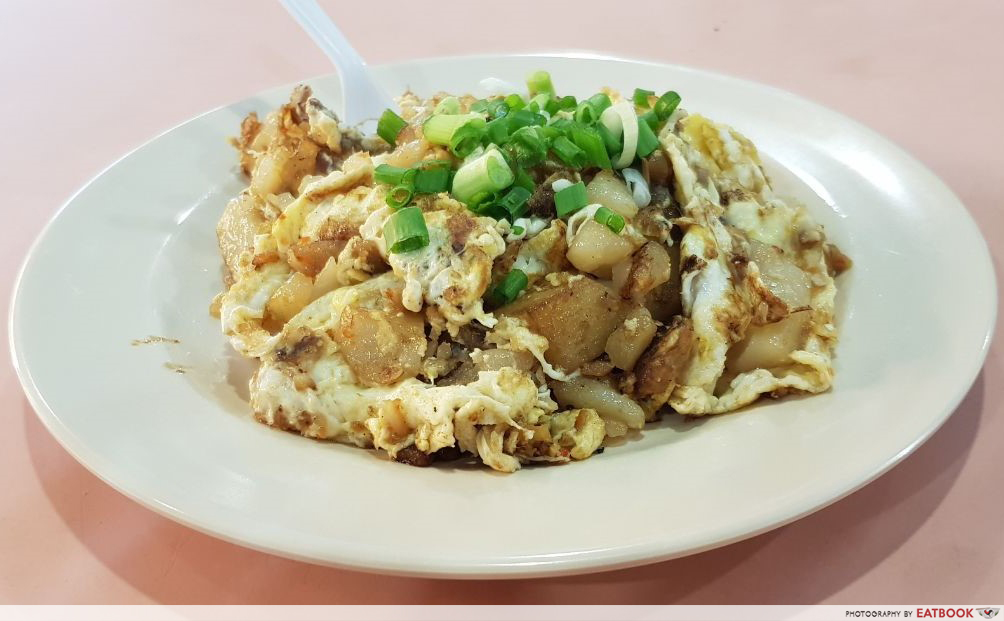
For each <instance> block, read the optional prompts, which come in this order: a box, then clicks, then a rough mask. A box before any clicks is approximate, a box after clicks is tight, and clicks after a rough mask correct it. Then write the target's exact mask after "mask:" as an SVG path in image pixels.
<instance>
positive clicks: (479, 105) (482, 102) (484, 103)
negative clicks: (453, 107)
mask: <svg viewBox="0 0 1004 621" xmlns="http://www.w3.org/2000/svg"><path fill="white" fill-rule="evenodd" d="M470 110H471V112H480V113H483V114H488V100H487V99H478V100H476V101H475V102H474V103H472V104H471V106H470Z"/></svg>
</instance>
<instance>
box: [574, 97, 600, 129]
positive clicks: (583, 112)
mask: <svg viewBox="0 0 1004 621" xmlns="http://www.w3.org/2000/svg"><path fill="white" fill-rule="evenodd" d="M599 118H600V113H599V112H597V111H596V106H594V105H593V104H592V103H591V102H589V101H583V102H582V103H580V104H579V105H578V106H577V107H576V108H575V122H576V123H582V124H583V125H592V124H593V123H595V122H596V121H597V120H599Z"/></svg>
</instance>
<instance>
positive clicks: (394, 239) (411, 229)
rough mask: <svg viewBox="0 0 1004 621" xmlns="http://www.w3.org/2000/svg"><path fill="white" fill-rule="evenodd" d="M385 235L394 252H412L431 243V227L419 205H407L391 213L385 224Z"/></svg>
mask: <svg viewBox="0 0 1004 621" xmlns="http://www.w3.org/2000/svg"><path fill="white" fill-rule="evenodd" d="M383 237H384V241H385V242H386V243H387V248H388V249H389V250H390V251H391V252H393V253H395V254H396V253H400V252H411V251H412V250H418V249H419V248H424V247H425V246H427V245H428V244H429V229H428V228H427V227H426V226H425V216H424V215H422V210H421V209H419V208H418V207H405V208H404V209H401V210H398V211H396V212H394V213H393V214H391V216H390V217H389V218H387V221H386V222H384V224H383Z"/></svg>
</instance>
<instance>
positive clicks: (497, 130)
mask: <svg viewBox="0 0 1004 621" xmlns="http://www.w3.org/2000/svg"><path fill="white" fill-rule="evenodd" d="M510 125H511V123H510V117H508V116H503V117H500V118H497V119H493V120H491V121H488V125H486V126H485V136H486V137H487V139H488V142H492V143H495V144H502V143H503V142H505V141H506V139H508V138H509V127H510Z"/></svg>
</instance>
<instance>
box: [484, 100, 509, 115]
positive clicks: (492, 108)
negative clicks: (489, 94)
mask: <svg viewBox="0 0 1004 621" xmlns="http://www.w3.org/2000/svg"><path fill="white" fill-rule="evenodd" d="M507 114H509V104H507V103H506V102H505V100H504V99H492V100H491V101H489V102H488V115H489V116H490V117H492V118H493V119H500V118H502V117H504V116H505V115H507Z"/></svg>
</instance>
